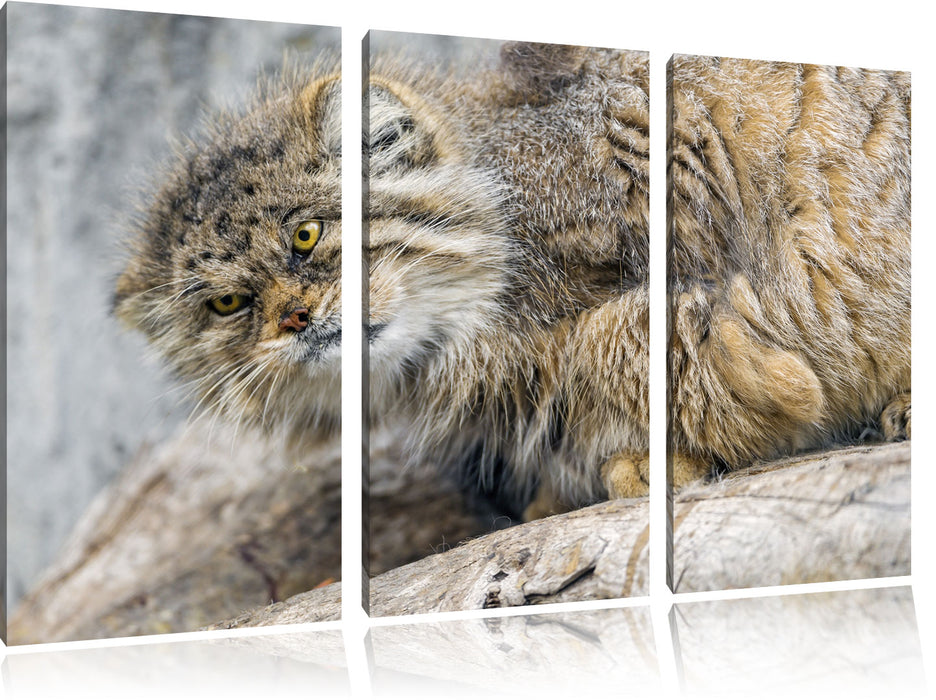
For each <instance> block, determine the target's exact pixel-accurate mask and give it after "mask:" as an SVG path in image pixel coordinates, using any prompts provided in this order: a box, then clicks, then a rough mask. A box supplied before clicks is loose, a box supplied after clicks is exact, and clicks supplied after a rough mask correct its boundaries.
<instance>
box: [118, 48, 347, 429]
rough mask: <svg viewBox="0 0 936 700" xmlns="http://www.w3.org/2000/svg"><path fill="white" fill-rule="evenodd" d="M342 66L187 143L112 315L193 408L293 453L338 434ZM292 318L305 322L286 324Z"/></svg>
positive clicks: (327, 65) (284, 87)
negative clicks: (133, 331) (312, 231)
mask: <svg viewBox="0 0 936 700" xmlns="http://www.w3.org/2000/svg"><path fill="white" fill-rule="evenodd" d="M336 65H337V61H335V60H327V61H324V62H323V63H321V64H319V65H317V66H316V67H315V69H314V70H313V71H312V74H311V76H310V75H309V74H308V73H305V72H300V71H293V72H290V73H289V74H287V75H285V76H281V77H280V78H277V79H275V80H272V81H270V82H269V84H267V85H266V86H265V87H264V88H262V89H261V94H260V95H259V97H258V98H257V99H256V101H255V103H254V104H253V106H252V107H250V108H249V109H247V110H245V111H244V112H242V113H231V114H222V115H214V116H213V117H212V120H211V122H210V124H209V125H208V126H207V127H206V130H205V133H203V134H202V135H201V138H200V139H199V140H197V141H193V142H188V143H183V144H181V145H180V147H179V148H178V151H179V155H178V157H177V159H176V162H175V164H174V165H173V166H172V167H171V169H170V170H169V172H167V173H164V174H163V175H162V179H163V182H164V184H163V186H162V187H161V189H159V191H158V192H157V193H156V195H155V197H153V198H152V203H151V204H150V206H149V207H148V208H147V209H146V210H145V211H144V212H143V213H142V215H141V216H140V217H139V221H138V224H137V232H136V235H135V236H134V237H133V238H132V239H130V240H129V241H128V244H127V245H128V250H129V255H128V262H127V265H126V268H125V270H124V272H123V274H122V275H121V276H120V278H119V280H118V282H117V286H116V294H115V299H114V308H115V312H116V313H117V315H118V316H119V317H120V318H121V319H122V320H123V321H124V322H126V323H127V324H128V325H130V326H132V327H134V328H137V329H139V330H141V331H143V332H144V333H145V334H146V335H147V336H148V338H149V340H150V341H151V343H152V345H153V347H154V348H155V349H156V350H157V351H158V353H159V354H160V355H161V356H163V357H164V358H165V359H166V360H167V361H168V363H169V364H170V366H171V367H172V368H173V369H174V370H175V372H176V373H177V374H178V376H179V377H180V378H181V379H182V380H183V381H184V382H185V383H186V386H187V388H188V390H189V394H190V395H192V396H194V397H195V399H196V401H197V409H196V410H198V411H201V410H210V411H217V412H219V413H221V414H224V415H227V416H228V417H229V418H230V419H232V420H233V421H235V422H238V423H240V422H243V423H245V424H250V425H254V426H261V427H263V428H265V429H267V430H268V431H270V432H272V433H279V434H281V435H282V436H285V437H286V438H288V439H289V441H290V442H292V443H294V444H301V443H302V442H303V441H304V440H308V439H309V438H310V437H311V436H312V435H320V434H322V433H329V432H331V431H333V430H334V429H336V428H337V427H338V426H339V424H340V406H341V398H340V397H341V391H340V340H341V287H340V273H341V109H340V104H341V103H340V80H339V77H338V74H337V72H336V68H335V66H336ZM303 221H320V222H321V224H322V231H321V236H320V238H319V241H318V243H317V244H316V245H315V247H314V249H313V250H312V252H311V253H309V254H308V255H299V254H297V253H296V250H295V249H294V246H293V244H292V238H293V235H294V232H295V230H296V227H297V225H299V224H301V222H303ZM234 295H237V297H235V296H234ZM235 298H237V299H239V300H240V301H242V302H243V305H242V306H241V308H239V309H237V310H236V311H234V312H233V313H228V314H225V315H221V314H220V313H218V312H217V311H216V310H214V309H213V307H212V303H213V301H214V302H217V301H218V300H233V299H235ZM233 305H234V306H236V304H233ZM296 309H304V310H305V315H301V314H298V313H297V314H293V315H292V316H289V314H290V313H292V312H293V311H294V310H296ZM284 314H286V318H285V321H284ZM290 318H291V319H293V320H290Z"/></svg>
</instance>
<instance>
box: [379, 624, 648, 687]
mask: <svg viewBox="0 0 936 700" xmlns="http://www.w3.org/2000/svg"><path fill="white" fill-rule="evenodd" d="M369 641H370V644H371V661H372V674H373V676H372V689H373V694H374V697H377V698H382V697H399V696H402V695H403V694H404V693H409V694H410V697H413V696H415V697H420V698H422V697H445V698H451V697H485V698H489V697H492V696H494V697H567V698H568V697H575V696H577V695H578V694H580V693H583V692H588V691H590V690H594V691H598V690H605V691H607V690H609V689H618V690H624V689H626V695H627V696H628V697H646V696H648V695H649V696H654V697H655V696H657V695H658V694H659V688H660V673H659V668H658V665H657V656H656V649H655V646H654V641H653V629H652V624H651V620H650V610H649V609H648V608H623V609H614V610H600V611H586V612H568V613H548V614H538V615H523V616H517V617H496V618H486V619H472V620H456V621H447V622H435V623H422V624H412V625H406V624H404V625H394V626H388V627H377V628H374V629H372V630H371V631H370V640H369Z"/></svg>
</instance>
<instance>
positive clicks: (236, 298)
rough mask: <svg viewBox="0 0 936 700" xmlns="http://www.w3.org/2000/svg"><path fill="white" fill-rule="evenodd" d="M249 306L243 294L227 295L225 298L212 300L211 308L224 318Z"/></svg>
mask: <svg viewBox="0 0 936 700" xmlns="http://www.w3.org/2000/svg"><path fill="white" fill-rule="evenodd" d="M246 304H247V297H246V296H244V295H243V294H225V295H224V296H223V297H218V298H216V299H212V300H211V303H210V306H211V308H212V309H213V310H214V311H215V312H216V313H219V314H221V315H222V316H228V315H229V314H232V313H234V312H235V311H238V310H240V309H243V308H244V306H245V305H246Z"/></svg>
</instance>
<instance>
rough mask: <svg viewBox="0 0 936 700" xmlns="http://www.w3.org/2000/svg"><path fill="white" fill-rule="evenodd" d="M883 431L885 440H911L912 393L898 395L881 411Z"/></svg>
mask: <svg viewBox="0 0 936 700" xmlns="http://www.w3.org/2000/svg"><path fill="white" fill-rule="evenodd" d="M881 429H882V431H883V433H884V439H885V440H887V441H889V442H891V441H894V440H909V439H910V392H909V391H908V392H905V393H903V394H897V396H895V397H894V398H893V399H891V400H890V403H888V404H887V405H886V406H885V407H884V410H883V411H881Z"/></svg>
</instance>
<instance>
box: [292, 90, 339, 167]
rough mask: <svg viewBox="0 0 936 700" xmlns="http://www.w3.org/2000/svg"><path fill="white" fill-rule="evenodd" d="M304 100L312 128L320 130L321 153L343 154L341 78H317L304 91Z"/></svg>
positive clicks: (327, 155)
mask: <svg viewBox="0 0 936 700" xmlns="http://www.w3.org/2000/svg"><path fill="white" fill-rule="evenodd" d="M302 97H303V102H304V103H305V105H306V110H307V114H308V115H309V117H310V123H311V124H312V128H314V129H316V131H317V132H318V140H319V144H320V149H321V153H322V155H323V156H325V157H335V158H338V157H340V156H341V78H340V77H338V76H333V77H329V78H325V79H324V80H317V81H315V82H314V83H312V84H311V85H309V86H308V87H307V88H305V90H304V91H303V95H302Z"/></svg>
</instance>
